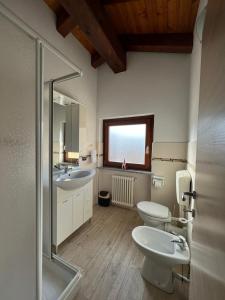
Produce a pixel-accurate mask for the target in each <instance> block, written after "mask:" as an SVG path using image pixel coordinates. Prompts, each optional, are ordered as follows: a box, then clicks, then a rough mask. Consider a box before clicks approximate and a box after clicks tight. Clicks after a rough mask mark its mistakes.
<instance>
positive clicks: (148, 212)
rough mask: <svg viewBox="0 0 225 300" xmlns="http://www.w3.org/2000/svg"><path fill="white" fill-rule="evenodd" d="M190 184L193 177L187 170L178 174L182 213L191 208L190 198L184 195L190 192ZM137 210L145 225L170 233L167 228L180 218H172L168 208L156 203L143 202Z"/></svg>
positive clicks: (177, 180) (178, 191) (177, 191)
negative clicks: (183, 195)
mask: <svg viewBox="0 0 225 300" xmlns="http://www.w3.org/2000/svg"><path fill="white" fill-rule="evenodd" d="M190 184H191V176H190V173H189V172H188V171H187V170H181V171H177V172H176V199H177V203H178V205H179V207H180V211H183V210H184V209H188V208H189V198H188V197H186V198H183V197H182V194H183V193H184V192H187V191H189V190H190ZM137 209H138V213H139V215H140V217H141V218H142V220H143V221H144V224H145V225H147V226H151V227H156V228H158V229H161V230H166V231H168V230H167V228H169V226H168V225H169V224H170V223H171V221H172V220H178V218H174V217H172V214H171V212H170V210H169V208H168V207H166V206H164V205H161V204H158V203H156V202H152V201H151V202H150V201H141V202H139V203H138V204H137ZM182 217H183V216H182Z"/></svg>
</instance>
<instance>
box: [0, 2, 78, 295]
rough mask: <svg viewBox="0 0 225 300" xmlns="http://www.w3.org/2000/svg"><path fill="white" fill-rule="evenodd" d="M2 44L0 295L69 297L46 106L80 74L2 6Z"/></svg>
mask: <svg viewBox="0 0 225 300" xmlns="http://www.w3.org/2000/svg"><path fill="white" fill-rule="evenodd" d="M0 39H1V43H0V91H1V96H0V99H1V109H0V169H1V180H0V245H1V256H0V270H1V271H0V298H1V299H4V300H11V299H17V300H25V299H29V300H34V299H38V300H40V299H46V300H51V299H52V300H53V299H70V298H71V297H72V295H73V294H74V291H75V290H76V288H77V283H78V282H79V279H80V273H79V271H78V270H76V269H74V268H72V267H71V266H70V265H68V264H66V263H65V262H64V261H61V260H60V259H59V258H57V257H53V255H52V253H51V172H50V168H51V152H50V139H49V138H50V134H51V103H50V101H51V86H52V84H53V82H54V80H57V78H58V77H61V76H62V75H66V74H67V75H68V74H70V73H74V72H77V74H80V73H81V72H80V70H79V69H78V68H76V66H74V65H73V64H71V63H70V62H69V61H68V60H67V59H66V58H64V57H63V55H62V54H61V53H59V52H58V51H57V50H56V49H54V47H52V46H51V45H49V44H48V43H47V42H46V41H45V40H44V39H43V38H42V37H41V36H39V35H38V33H36V32H35V31H33V30H32V29H31V28H30V27H29V26H28V25H26V24H25V23H24V22H23V21H22V20H20V19H18V18H17V17H16V16H15V15H14V14H13V13H12V12H11V11H9V10H8V9H7V8H6V7H4V6H3V4H1V3H0ZM48 58H49V59H50V60H48ZM52 58H53V63H52V62H51V59H52ZM56 61H57V63H55V62H56ZM57 66H58V68H57V69H55V68H56V67H57ZM69 69H70V72H68V73H66V74H65V73H63V74H62V72H61V70H64V72H66V70H69ZM75 69H76V70H75ZM71 70H72V71H71ZM53 75H54V76H53ZM42 266H43V268H42ZM54 276H55V277H54ZM57 276H58V277H57ZM51 285H52V286H51ZM50 290H54V293H50V292H49V291H50Z"/></svg>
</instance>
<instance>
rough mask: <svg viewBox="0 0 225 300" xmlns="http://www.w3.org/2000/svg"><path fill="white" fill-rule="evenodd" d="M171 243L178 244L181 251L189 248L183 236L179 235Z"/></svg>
mask: <svg viewBox="0 0 225 300" xmlns="http://www.w3.org/2000/svg"><path fill="white" fill-rule="evenodd" d="M171 242H172V243H176V244H178V246H179V247H180V249H181V250H185V249H186V248H187V242H186V239H185V238H184V237H183V236H182V235H177V236H176V238H175V239H172V240H171Z"/></svg>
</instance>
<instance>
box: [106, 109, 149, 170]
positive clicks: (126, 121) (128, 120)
mask: <svg viewBox="0 0 225 300" xmlns="http://www.w3.org/2000/svg"><path fill="white" fill-rule="evenodd" d="M136 124H146V137H145V149H146V147H147V146H148V147H149V151H148V152H149V153H146V152H145V163H144V164H143V165H142V164H133V163H127V169H133V170H142V171H151V160H152V143H153V134H154V115H144V116H137V117H124V118H116V119H105V120H103V167H113V168H120V169H121V166H122V163H120V162H112V161H109V127H110V126H121V125H136Z"/></svg>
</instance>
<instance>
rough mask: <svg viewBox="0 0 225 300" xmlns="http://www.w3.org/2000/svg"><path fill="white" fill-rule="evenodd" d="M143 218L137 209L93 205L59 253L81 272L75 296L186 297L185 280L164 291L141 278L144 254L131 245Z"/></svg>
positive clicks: (125, 299) (97, 299) (123, 299)
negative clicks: (171, 290)
mask: <svg viewBox="0 0 225 300" xmlns="http://www.w3.org/2000/svg"><path fill="white" fill-rule="evenodd" d="M141 224H142V222H141V220H140V218H139V217H138V214H137V212H136V211H131V210H127V209H123V208H118V207H115V206H111V207H100V206H95V208H94V216H93V218H92V221H91V222H90V223H87V224H86V225H85V226H84V227H83V228H82V229H81V230H80V231H79V232H78V233H77V234H76V235H75V236H74V237H73V238H72V239H71V240H70V241H68V242H67V243H66V244H64V245H63V246H62V248H61V249H60V250H59V255H60V256H61V257H62V258H64V259H65V260H67V261H68V262H70V263H71V264H74V265H76V266H79V267H80V268H81V269H82V270H83V272H84V275H83V278H82V280H81V288H80V290H79V293H78V295H77V297H76V298H75V299H76V300H89V299H91V300H114V299H117V300H139V299H142V300H167V299H170V300H178V299H179V300H187V299H188V296H187V294H188V284H186V283H183V284H182V283H181V282H179V281H178V282H177V283H176V292H175V293H174V294H167V293H164V292H162V291H160V290H159V289H157V288H155V287H153V286H152V285H150V284H149V283H147V282H146V281H144V280H143V278H142V277H141V275H140V268H141V265H142V261H143V255H142V254H141V252H140V251H139V250H138V249H137V247H136V246H135V245H134V243H133V241H132V238H131V231H132V229H133V228H134V227H136V226H138V225H141Z"/></svg>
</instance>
